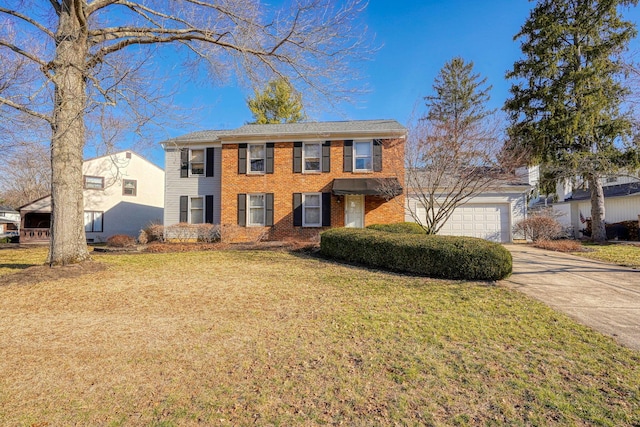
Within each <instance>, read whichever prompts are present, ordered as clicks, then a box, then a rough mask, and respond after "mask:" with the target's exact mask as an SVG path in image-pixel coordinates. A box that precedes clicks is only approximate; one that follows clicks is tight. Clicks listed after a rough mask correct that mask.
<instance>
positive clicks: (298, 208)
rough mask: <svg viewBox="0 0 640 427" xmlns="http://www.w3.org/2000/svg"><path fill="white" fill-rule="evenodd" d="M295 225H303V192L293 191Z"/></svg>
mask: <svg viewBox="0 0 640 427" xmlns="http://www.w3.org/2000/svg"><path fill="white" fill-rule="evenodd" d="M293 226H294V227H302V193H293Z"/></svg>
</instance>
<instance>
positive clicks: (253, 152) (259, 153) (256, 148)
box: [249, 144, 264, 159]
mask: <svg viewBox="0 0 640 427" xmlns="http://www.w3.org/2000/svg"><path fill="white" fill-rule="evenodd" d="M249 157H250V158H252V159H257V158H262V159H263V158H264V145H262V144H257V145H249Z"/></svg>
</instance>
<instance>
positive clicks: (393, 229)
mask: <svg viewBox="0 0 640 427" xmlns="http://www.w3.org/2000/svg"><path fill="white" fill-rule="evenodd" d="M367 228H368V229H369V230H377V231H385V232H387V233H405V234H426V232H425V231H424V228H422V227H420V225H419V224H417V223H415V222H397V223H395V224H371V225H368V226H367Z"/></svg>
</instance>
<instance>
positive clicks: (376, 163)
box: [373, 139, 382, 172]
mask: <svg viewBox="0 0 640 427" xmlns="http://www.w3.org/2000/svg"><path fill="white" fill-rule="evenodd" d="M373 170H374V172H380V171H382V141H381V140H379V139H374V140H373Z"/></svg>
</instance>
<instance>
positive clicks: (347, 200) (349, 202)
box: [344, 195, 364, 228]
mask: <svg viewBox="0 0 640 427" xmlns="http://www.w3.org/2000/svg"><path fill="white" fill-rule="evenodd" d="M344 226H345V227H353V228H362V227H364V196H362V195H357V196H344Z"/></svg>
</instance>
